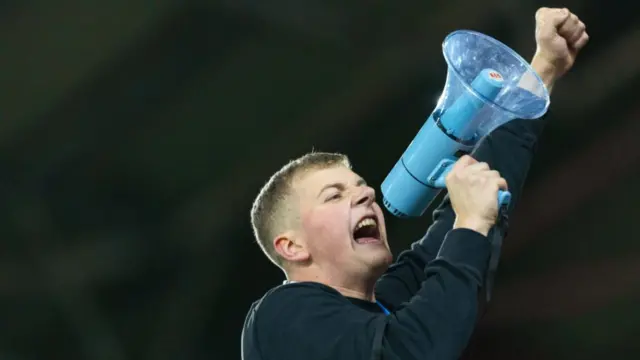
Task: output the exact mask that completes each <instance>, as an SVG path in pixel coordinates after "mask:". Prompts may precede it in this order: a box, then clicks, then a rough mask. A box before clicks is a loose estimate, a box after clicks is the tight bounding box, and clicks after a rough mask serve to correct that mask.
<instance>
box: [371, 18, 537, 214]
mask: <svg viewBox="0 0 640 360" xmlns="http://www.w3.org/2000/svg"><path fill="white" fill-rule="evenodd" d="M442 52H443V54H444V58H445V60H446V62H447V65H448V72H447V79H446V83H445V86H444V90H443V92H442V94H441V95H440V98H439V100H438V103H437V104H436V107H435V109H434V110H433V112H432V113H431V115H430V116H429V118H428V119H427V121H426V122H425V123H424V125H423V126H422V127H421V129H420V130H419V132H418V134H417V135H416V136H415V137H414V139H413V141H412V142H411V143H410V144H409V146H408V147H407V149H406V150H405V152H404V153H403V154H402V156H401V157H400V160H398V162H397V163H396V164H395V166H394V167H393V168H392V169H391V171H390V172H389V174H388V175H387V177H386V178H385V180H384V181H383V182H382V189H381V190H382V195H383V203H384V206H385V207H386V208H387V210H389V212H391V213H392V214H393V215H395V216H397V217H417V216H421V215H422V214H423V213H424V212H425V210H426V209H427V208H428V207H429V205H430V204H431V202H432V201H433V199H434V198H435V197H436V196H437V195H438V193H439V192H440V191H441V190H442V189H443V188H444V187H445V177H446V176H447V174H448V173H449V172H450V171H451V168H452V166H453V164H454V163H455V161H457V159H458V158H460V156H462V155H464V154H468V153H470V152H471V151H472V150H473V148H474V146H475V145H476V144H477V143H478V141H480V139H482V138H483V137H484V136H486V135H487V134H489V133H490V132H491V131H493V130H494V129H495V128H497V127H498V126H500V125H502V124H504V123H507V122H509V121H511V120H513V119H516V118H517V119H527V120H534V119H538V118H540V117H542V116H543V115H544V114H545V113H546V112H547V109H548V107H549V92H548V90H547V88H546V87H545V85H544V83H543V82H542V80H541V79H540V77H539V76H538V74H536V72H535V71H534V70H533V69H532V68H531V66H530V65H529V64H528V63H527V61H525V60H524V59H523V58H522V57H521V56H520V55H518V54H517V53H516V52H515V51H514V50H512V49H511V48H509V47H508V46H506V45H504V44H503V43H501V42H500V41H498V40H496V39H494V38H492V37H490V36H487V35H484V34H481V33H479V32H476V31H470V30H458V31H454V32H452V33H451V34H449V35H447V37H446V38H445V40H444V42H443V43H442ZM496 201H498V205H499V207H500V209H502V210H503V209H504V208H506V207H508V205H509V203H510V201H511V194H510V193H509V192H508V191H502V190H501V191H500V192H499V193H498V198H497V199H496Z"/></svg>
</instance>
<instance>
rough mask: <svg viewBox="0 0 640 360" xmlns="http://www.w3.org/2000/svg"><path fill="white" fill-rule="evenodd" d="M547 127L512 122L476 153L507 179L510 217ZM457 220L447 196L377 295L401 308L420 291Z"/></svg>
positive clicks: (379, 286)
mask: <svg viewBox="0 0 640 360" xmlns="http://www.w3.org/2000/svg"><path fill="white" fill-rule="evenodd" d="M545 124H546V119H545V118H542V119H538V120H513V121H510V122H508V123H507V124H505V125H503V126H501V127H499V128H497V129H496V130H494V131H493V132H492V133H491V134H489V135H488V136H486V137H485V138H484V139H482V140H481V142H480V143H479V144H478V145H477V146H476V148H475V149H474V151H473V153H472V156H473V157H474V158H475V159H476V160H478V161H483V162H487V163H488V164H489V166H490V167H491V168H493V169H495V170H497V171H499V172H500V174H501V175H502V176H503V177H504V178H505V180H507V184H508V185H509V191H510V192H511V195H512V200H511V203H510V206H509V209H508V211H507V214H510V213H512V212H513V209H514V207H515V206H516V204H517V203H518V201H519V199H520V197H521V195H522V188H523V186H524V184H525V180H526V178H527V174H528V172H529V169H530V168H531V163H532V161H533V156H534V154H535V151H536V148H537V144H538V139H539V137H540V135H541V134H542V131H543V129H544V127H545ZM454 220H455V213H454V212H453V209H452V208H451V202H450V200H449V196H448V195H447V196H445V198H444V200H443V201H442V203H441V204H440V205H439V206H438V208H437V209H436V210H435V211H434V213H433V222H432V225H431V226H430V227H429V229H428V230H427V232H426V234H425V235H424V236H423V237H422V238H421V239H420V240H418V241H416V242H415V243H413V244H412V245H411V247H410V249H408V250H405V251H404V252H402V253H401V254H400V255H399V256H398V260H397V261H396V263H395V264H393V265H392V266H391V267H390V268H389V270H388V271H387V272H386V273H385V275H383V276H382V277H381V278H380V280H379V281H378V283H377V284H376V294H377V296H378V297H380V298H381V299H384V301H385V304H387V305H388V306H389V307H392V308H395V307H398V306H400V305H401V304H402V303H403V302H406V301H408V300H409V299H410V298H411V297H412V296H413V295H414V294H415V293H416V291H418V289H419V287H420V284H421V283H422V281H423V280H424V277H425V272H424V271H423V270H424V268H425V266H427V264H428V263H429V262H430V261H432V260H433V259H434V258H435V255H436V254H437V253H438V249H440V246H441V244H442V241H443V239H444V237H445V234H446V233H447V232H448V231H449V230H451V228H452V226H453V222H454ZM504 230H506V229H503V231H504ZM497 251H498V252H499V249H497ZM496 260H497V259H496Z"/></svg>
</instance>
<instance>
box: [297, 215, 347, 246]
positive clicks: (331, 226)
mask: <svg viewBox="0 0 640 360" xmlns="http://www.w3.org/2000/svg"><path fill="white" fill-rule="evenodd" d="M345 216H348V214H343V213H342V212H341V211H340V209H318V210H316V211H313V212H311V213H309V214H308V216H306V217H304V218H303V219H302V224H303V227H304V230H305V234H306V237H307V239H308V240H309V241H308V242H309V248H310V249H311V250H312V252H316V253H331V252H332V250H333V249H336V248H340V247H344V246H345V245H349V243H348V242H347V241H345V239H350V237H349V230H348V229H349V226H348V224H349V222H348V217H345Z"/></svg>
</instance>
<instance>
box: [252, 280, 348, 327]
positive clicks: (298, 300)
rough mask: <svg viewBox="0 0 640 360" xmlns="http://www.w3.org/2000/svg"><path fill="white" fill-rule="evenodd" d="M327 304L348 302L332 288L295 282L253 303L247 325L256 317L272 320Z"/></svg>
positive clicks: (280, 287) (272, 290)
mask: <svg viewBox="0 0 640 360" xmlns="http://www.w3.org/2000/svg"><path fill="white" fill-rule="evenodd" d="M328 303H335V304H340V303H343V304H348V303H349V301H348V300H347V299H346V298H344V297H343V296H342V295H341V294H340V293H339V292H337V291H336V290H334V289H333V288H331V287H329V286H326V285H323V284H320V283H313V282H297V283H289V284H284V285H280V286H276V287H274V288H272V289H271V290H269V291H267V293H265V294H264V296H262V298H260V299H259V300H257V301H255V302H254V303H253V304H252V305H251V308H250V309H249V313H248V314H247V324H246V325H252V324H255V321H256V319H257V318H258V317H260V318H261V319H273V318H277V317H279V316H281V315H284V313H285V312H286V313H287V314H291V313H292V311H293V312H295V309H298V308H300V309H303V308H307V307H308V306H310V305H326V304H328Z"/></svg>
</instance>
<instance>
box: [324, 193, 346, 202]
mask: <svg viewBox="0 0 640 360" xmlns="http://www.w3.org/2000/svg"><path fill="white" fill-rule="evenodd" d="M341 197H342V194H340V193H339V192H338V193H335V194H332V195H329V196H328V197H327V198H326V199H325V201H326V202H329V201H333V200H339V199H340V198H341Z"/></svg>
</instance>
